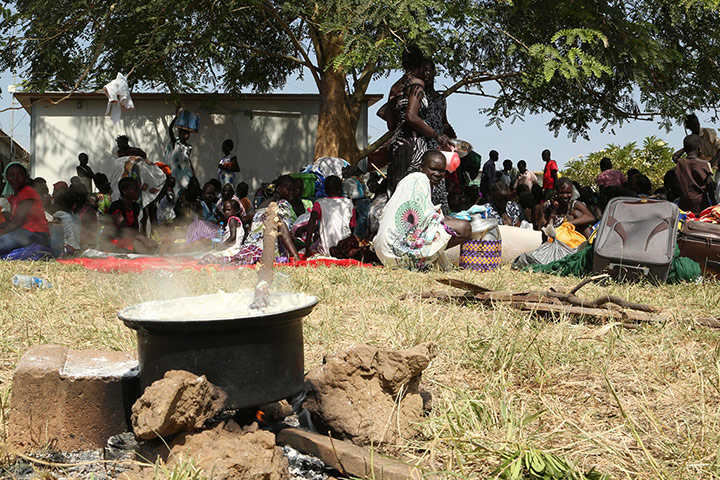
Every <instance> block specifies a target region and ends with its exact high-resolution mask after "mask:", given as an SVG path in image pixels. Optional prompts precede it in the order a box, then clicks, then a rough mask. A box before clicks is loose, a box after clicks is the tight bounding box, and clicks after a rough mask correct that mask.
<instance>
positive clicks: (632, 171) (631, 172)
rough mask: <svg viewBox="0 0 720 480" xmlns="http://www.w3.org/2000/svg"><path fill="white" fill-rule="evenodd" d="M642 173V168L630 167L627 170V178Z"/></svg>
mask: <svg viewBox="0 0 720 480" xmlns="http://www.w3.org/2000/svg"><path fill="white" fill-rule="evenodd" d="M641 173H642V172H641V171H640V170H638V169H637V168H629V169H628V171H627V175H626V177H627V178H630V177H632V176H633V175H639V174H641Z"/></svg>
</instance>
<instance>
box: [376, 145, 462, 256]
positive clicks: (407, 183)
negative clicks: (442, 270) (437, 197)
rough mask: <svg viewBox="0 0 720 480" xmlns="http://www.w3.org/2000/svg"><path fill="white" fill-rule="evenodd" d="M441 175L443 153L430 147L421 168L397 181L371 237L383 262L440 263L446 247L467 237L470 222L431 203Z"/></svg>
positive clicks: (422, 160) (443, 161) (443, 162)
mask: <svg viewBox="0 0 720 480" xmlns="http://www.w3.org/2000/svg"><path fill="white" fill-rule="evenodd" d="M444 178H445V156H444V155H443V154H442V153H441V152H439V151H438V150H429V151H427V152H426V153H425V154H424V155H423V156H422V158H421V164H420V171H419V172H414V173H411V174H409V175H407V176H405V178H403V179H402V180H401V181H400V182H399V183H398V185H397V188H396V190H395V193H394V194H393V196H392V197H390V200H389V201H388V203H387V206H386V207H385V210H384V211H383V214H382V216H381V217H380V226H379V228H378V234H377V236H376V237H375V238H374V239H373V246H374V247H375V253H376V254H377V256H378V258H379V259H380V261H381V262H382V263H383V265H385V266H386V267H401V268H409V269H425V268H428V267H429V266H430V265H432V264H433V263H435V262H439V263H442V258H443V257H444V252H445V249H446V248H450V247H453V246H455V245H459V244H461V243H463V242H466V241H468V240H469V239H470V236H471V235H472V231H471V228H470V222H467V221H465V220H460V219H457V218H452V217H445V216H444V215H443V214H442V212H438V211H437V210H436V209H435V206H434V205H433V202H432V199H431V188H432V187H433V186H437V185H438V184H439V183H440V181H441V180H443V179H444Z"/></svg>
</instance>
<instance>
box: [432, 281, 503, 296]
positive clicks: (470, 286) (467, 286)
mask: <svg viewBox="0 0 720 480" xmlns="http://www.w3.org/2000/svg"><path fill="white" fill-rule="evenodd" d="M437 282H439V283H442V284H443V285H447V286H449V287H455V288H459V289H461V290H467V291H468V292H472V293H482V292H491V291H492V290H490V289H489V288H485V287H483V286H481V285H477V284H475V283H471V282H466V281H465V280H458V279H457V278H438V279H437Z"/></svg>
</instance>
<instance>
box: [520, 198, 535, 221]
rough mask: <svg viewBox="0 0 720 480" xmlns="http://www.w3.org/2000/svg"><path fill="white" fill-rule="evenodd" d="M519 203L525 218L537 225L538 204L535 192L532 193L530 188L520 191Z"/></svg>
mask: <svg viewBox="0 0 720 480" xmlns="http://www.w3.org/2000/svg"><path fill="white" fill-rule="evenodd" d="M518 204H519V205H520V208H521V209H522V211H523V215H524V216H525V219H526V220H527V221H528V222H530V223H532V224H533V225H535V207H536V206H537V202H535V197H534V196H533V194H532V193H530V191H529V190H526V191H523V192H520V193H519V194H518Z"/></svg>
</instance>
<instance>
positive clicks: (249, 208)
mask: <svg viewBox="0 0 720 480" xmlns="http://www.w3.org/2000/svg"><path fill="white" fill-rule="evenodd" d="M249 190H250V187H249V186H248V184H247V183H245V182H240V183H238V186H237V188H236V189H235V196H236V197H237V198H239V199H240V206H241V207H243V211H244V212H245V215H243V217H242V221H243V225H247V226H249V225H250V222H252V218H253V215H254V214H255V207H253V204H252V201H251V200H250V199H249V198H248V192H249Z"/></svg>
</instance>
